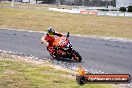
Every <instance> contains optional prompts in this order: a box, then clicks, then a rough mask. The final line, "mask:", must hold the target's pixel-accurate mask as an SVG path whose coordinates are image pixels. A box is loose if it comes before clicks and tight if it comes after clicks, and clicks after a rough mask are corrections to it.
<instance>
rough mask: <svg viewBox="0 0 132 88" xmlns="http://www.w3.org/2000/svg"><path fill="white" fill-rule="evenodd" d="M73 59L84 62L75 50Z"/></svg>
mask: <svg viewBox="0 0 132 88" xmlns="http://www.w3.org/2000/svg"><path fill="white" fill-rule="evenodd" d="M72 59H73V60H75V61H77V62H80V61H81V60H82V58H81V56H80V55H79V53H78V52H76V51H75V50H72Z"/></svg>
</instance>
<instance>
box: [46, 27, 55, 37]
mask: <svg viewBox="0 0 132 88" xmlns="http://www.w3.org/2000/svg"><path fill="white" fill-rule="evenodd" d="M47 31H48V34H49V35H54V34H55V30H54V28H52V27H49V28H48V29H47Z"/></svg>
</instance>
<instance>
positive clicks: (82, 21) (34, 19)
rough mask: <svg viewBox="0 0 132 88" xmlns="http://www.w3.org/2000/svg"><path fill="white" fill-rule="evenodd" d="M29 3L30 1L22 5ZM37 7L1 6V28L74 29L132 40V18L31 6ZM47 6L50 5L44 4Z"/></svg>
mask: <svg viewBox="0 0 132 88" xmlns="http://www.w3.org/2000/svg"><path fill="white" fill-rule="evenodd" d="M25 6H28V4H24V5H21V4H20V7H21V8H22V7H25ZM29 6H30V7H32V8H33V9H34V10H29V9H28V8H27V9H18V8H0V27H8V28H18V29H26V30H33V31H46V29H47V28H48V27H49V26H52V27H54V28H55V29H56V30H57V31H58V32H68V31H69V32H71V34H85V35H99V36H109V37H121V38H129V39H132V18H129V17H110V16H94V15H81V14H69V13H60V12H53V11H48V10H43V11H38V10H35V8H38V7H41V6H36V5H31V4H30V5H29ZM42 7H43V8H44V7H46V8H47V7H48V5H47V6H46V5H43V6H42Z"/></svg>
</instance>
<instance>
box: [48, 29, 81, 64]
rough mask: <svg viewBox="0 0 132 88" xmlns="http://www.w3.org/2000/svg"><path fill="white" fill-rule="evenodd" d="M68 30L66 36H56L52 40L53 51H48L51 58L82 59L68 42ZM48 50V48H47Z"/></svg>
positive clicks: (78, 60)
mask: <svg viewBox="0 0 132 88" xmlns="http://www.w3.org/2000/svg"><path fill="white" fill-rule="evenodd" d="M69 34H70V33H69V32H68V33H67V35H66V36H62V37H59V36H56V37H54V38H55V41H54V42H53V49H54V50H55V53H51V52H49V53H50V55H51V56H52V57H53V58H70V59H72V60H74V61H77V62H80V61H81V60H82V58H81V56H80V55H79V53H78V52H77V51H75V50H74V49H73V47H72V44H71V43H70V40H69V39H68V38H69ZM47 50H48V49H47Z"/></svg>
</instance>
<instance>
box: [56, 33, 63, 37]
mask: <svg viewBox="0 0 132 88" xmlns="http://www.w3.org/2000/svg"><path fill="white" fill-rule="evenodd" d="M55 35H57V36H60V37H61V36H63V35H62V34H59V33H55Z"/></svg>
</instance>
